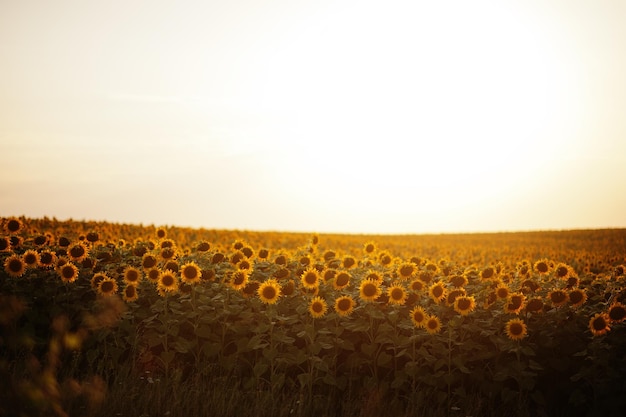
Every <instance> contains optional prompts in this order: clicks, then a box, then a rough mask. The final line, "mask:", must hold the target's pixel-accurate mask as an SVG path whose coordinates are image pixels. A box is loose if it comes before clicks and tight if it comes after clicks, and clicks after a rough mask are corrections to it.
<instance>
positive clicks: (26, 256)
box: [22, 249, 39, 268]
mask: <svg viewBox="0 0 626 417" xmlns="http://www.w3.org/2000/svg"><path fill="white" fill-rule="evenodd" d="M22 261H24V264H26V268H37V266H38V265H39V252H37V251H36V250H33V249H28V250H27V251H26V252H24V253H23V254H22Z"/></svg>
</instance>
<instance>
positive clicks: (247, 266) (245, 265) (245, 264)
mask: <svg viewBox="0 0 626 417" xmlns="http://www.w3.org/2000/svg"><path fill="white" fill-rule="evenodd" d="M235 267H236V268H237V269H244V270H246V271H249V270H251V269H252V262H250V260H249V259H248V258H244V259H242V260H240V261H239V262H237V265H235Z"/></svg>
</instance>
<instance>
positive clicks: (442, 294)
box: [428, 281, 447, 303]
mask: <svg viewBox="0 0 626 417" xmlns="http://www.w3.org/2000/svg"><path fill="white" fill-rule="evenodd" d="M446 293H447V290H446V287H445V286H444V285H443V283H442V282H440V281H438V282H435V283H433V284H432V285H431V286H430V288H428V294H429V295H430V298H432V299H433V300H434V301H435V302H436V303H440V302H441V301H442V300H443V299H444V298H446Z"/></svg>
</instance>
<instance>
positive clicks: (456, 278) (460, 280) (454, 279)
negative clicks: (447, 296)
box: [449, 274, 468, 288]
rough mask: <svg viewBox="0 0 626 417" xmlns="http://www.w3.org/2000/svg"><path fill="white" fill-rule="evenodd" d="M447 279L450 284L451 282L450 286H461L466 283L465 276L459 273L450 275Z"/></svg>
mask: <svg viewBox="0 0 626 417" xmlns="http://www.w3.org/2000/svg"><path fill="white" fill-rule="evenodd" d="M449 281H450V284H452V286H453V287H455V288H462V287H464V286H466V285H467V283H468V280H467V277H466V276H465V275H461V274H455V275H451V276H450V278H449Z"/></svg>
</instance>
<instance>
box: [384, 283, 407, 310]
mask: <svg viewBox="0 0 626 417" xmlns="http://www.w3.org/2000/svg"><path fill="white" fill-rule="evenodd" d="M387 297H389V301H388V302H389V304H394V305H399V306H401V305H404V303H406V298H407V293H406V291H405V290H404V287H403V286H402V285H400V284H399V283H396V284H393V285H391V286H390V287H389V288H387Z"/></svg>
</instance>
